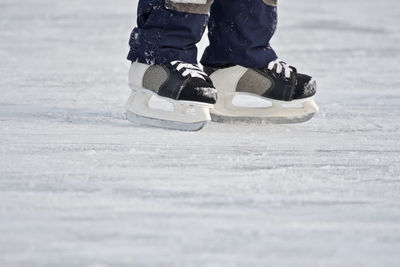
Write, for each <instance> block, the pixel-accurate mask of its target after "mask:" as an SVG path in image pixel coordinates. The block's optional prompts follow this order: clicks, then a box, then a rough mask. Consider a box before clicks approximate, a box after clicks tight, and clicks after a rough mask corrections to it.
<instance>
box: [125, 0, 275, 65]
mask: <svg viewBox="0 0 400 267" xmlns="http://www.w3.org/2000/svg"><path fill="white" fill-rule="evenodd" d="M165 1H166V0H139V5H138V16H137V27H136V28H135V29H134V30H133V31H132V34H131V38H130V42H129V44H130V47H131V49H130V52H129V55H128V59H129V60H131V61H138V62H141V63H147V64H166V63H169V62H171V61H173V60H181V61H185V62H188V63H193V64H195V63H197V48H196V43H198V42H199V41H200V39H201V37H202V35H203V33H204V30H205V28H206V26H207V22H208V31H209V34H208V37H209V41H210V45H209V46H208V47H207V48H206V50H205V52H204V55H203V57H202V60H201V63H202V64H203V65H205V66H214V67H225V66H232V65H241V66H244V67H249V68H259V67H264V66H266V65H267V64H268V62H270V61H272V60H275V59H276V58H277V56H276V54H275V52H274V50H273V49H272V48H271V46H270V44H269V42H270V39H271V37H272V35H273V34H274V32H275V29H276V25H277V8H276V6H274V5H269V4H267V3H268V1H267V0H214V3H213V4H212V6H211V8H210V15H208V14H205V13H204V14H198V13H187V12H183V11H177V10H173V9H168V8H166V6H165ZM269 2H271V0H270V1H269Z"/></svg>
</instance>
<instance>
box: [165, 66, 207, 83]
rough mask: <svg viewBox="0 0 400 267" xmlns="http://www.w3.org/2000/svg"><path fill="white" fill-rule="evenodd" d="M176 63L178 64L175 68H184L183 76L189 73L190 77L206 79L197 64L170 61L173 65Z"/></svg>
mask: <svg viewBox="0 0 400 267" xmlns="http://www.w3.org/2000/svg"><path fill="white" fill-rule="evenodd" d="M177 63H178V66H176V69H177V70H178V71H180V70H181V69H185V71H184V72H183V73H182V75H183V76H184V77H186V76H188V75H190V76H191V77H197V78H200V79H203V80H206V79H205V78H204V76H206V74H205V73H204V72H203V71H202V70H201V69H200V68H199V67H198V66H197V65H193V64H190V63H184V62H181V61H172V62H171V64H172V65H175V64H177ZM203 75H204V76H203Z"/></svg>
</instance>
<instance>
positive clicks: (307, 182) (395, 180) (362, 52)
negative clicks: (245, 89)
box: [0, 0, 400, 267]
mask: <svg viewBox="0 0 400 267" xmlns="http://www.w3.org/2000/svg"><path fill="white" fill-rule="evenodd" d="M136 4H137V1H135V0H114V1H110V0H85V1H83V0H71V1H66V0H57V1H55V0H34V1H33V0H18V1H16V0H1V1H0V59H1V60H0V266H1V267H25V266H29V267H36V266H40V267H55V266H56V267H114V266H116V267H220V266H223V267H264V266H279V267H280V266H284V267H299V266H301V267H303V266H305V267H308V266H312V267H314V266H317V267H354V266H357V267H358V266H362V267H382V266H384V267H398V266H399V262H400V254H399V251H400V178H399V177H400V138H399V136H400V76H399V73H400V69H399V62H400V48H399V44H400V32H399V25H400V16H399V14H400V1H398V0H380V1H377V0H336V1H332V0H307V1H296V0H291V1H279V5H280V6H279V7H278V8H279V11H280V14H279V19H280V20H279V25H278V29H277V35H276V38H274V40H273V42H272V46H273V47H275V48H276V50H277V52H278V55H279V56H280V57H281V58H282V59H283V60H285V61H287V62H289V63H290V64H293V65H295V66H296V67H298V69H299V71H303V72H305V73H311V74H313V76H314V77H315V78H316V79H317V82H318V86H319V91H318V94H317V96H316V101H317V103H318V105H319V107H320V112H319V113H317V114H316V115H315V116H314V117H313V118H312V120H310V121H308V122H306V123H304V124H290V125H280V124H278V125H275V124H274V125H272V124H269V125H263V124H260V125H258V124H251V125H248V124H221V123H214V122H211V123H209V124H208V125H207V127H205V128H204V129H203V130H202V131H200V132H182V131H171V130H164V129H157V128H149V127H147V128H146V127H136V126H132V124H131V123H130V122H129V121H127V120H126V118H125V109H124V105H125V103H126V100H127V98H128V96H129V94H130V90H129V88H128V84H127V83H128V82H127V73H128V69H129V62H126V60H125V57H126V54H127V53H128V47H127V42H128V38H129V34H130V32H131V30H132V29H131V27H132V26H133V25H132V24H133V23H134V22H135V16H133V15H132V14H133V13H134V12H135V10H136V8H137V6H136ZM205 37H206V36H205ZM206 44H207V40H206V39H204V40H203V42H202V43H201V45H200V51H202V49H204V47H205V46H206ZM200 55H201V52H200Z"/></svg>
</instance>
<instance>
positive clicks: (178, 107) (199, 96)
mask: <svg viewBox="0 0 400 267" xmlns="http://www.w3.org/2000/svg"><path fill="white" fill-rule="evenodd" d="M129 87H130V88H131V89H132V93H131V96H130V98H129V100H128V102H127V104H126V109H127V117H128V120H130V121H131V122H134V123H138V124H144V125H149V126H155V127H162V128H168V129H177V130H184V131H198V130H200V129H202V128H203V127H204V126H205V125H206V124H207V122H208V121H210V120H211V118H210V108H213V107H214V104H215V103H216V99H217V91H216V89H215V87H214V85H213V83H212V81H211V79H210V78H209V77H208V75H207V74H205V73H204V72H203V71H202V70H201V69H200V68H199V67H198V66H197V65H193V64H188V63H184V62H181V61H173V62H171V63H170V64H166V65H147V64H142V63H138V62H133V63H132V65H131V68H130V71H129Z"/></svg>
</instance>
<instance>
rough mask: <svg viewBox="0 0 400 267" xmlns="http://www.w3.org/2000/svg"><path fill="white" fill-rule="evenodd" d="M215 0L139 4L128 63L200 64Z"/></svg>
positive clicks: (148, 0)
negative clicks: (200, 44) (201, 44)
mask: <svg viewBox="0 0 400 267" xmlns="http://www.w3.org/2000/svg"><path fill="white" fill-rule="evenodd" d="M211 3H212V0H139V4H138V15H137V27H136V28H135V29H133V31H132V34H131V38H130V41H129V45H130V51H129V54H128V59H129V60H130V61H138V62H141V63H147V64H166V63H169V62H171V61H173V60H182V61H185V62H188V63H197V48H196V43H198V42H199V41H200V39H201V37H202V35H203V33H204V30H205V27H206V25H207V20H208V13H209V8H210V5H211Z"/></svg>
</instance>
